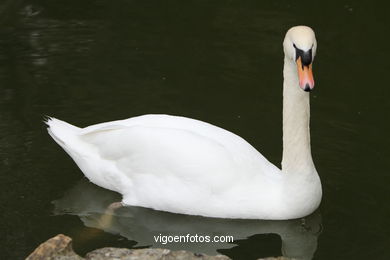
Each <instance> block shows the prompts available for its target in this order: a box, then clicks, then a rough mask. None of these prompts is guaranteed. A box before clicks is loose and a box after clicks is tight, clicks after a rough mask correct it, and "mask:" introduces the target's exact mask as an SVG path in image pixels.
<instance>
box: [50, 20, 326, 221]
mask: <svg viewBox="0 0 390 260" xmlns="http://www.w3.org/2000/svg"><path fill="white" fill-rule="evenodd" d="M291 30H292V32H291ZM307 34H308V35H307ZM297 35H298V36H299V35H301V38H300V37H298V36H297ZM302 35H303V36H302ZM288 37H292V40H294V37H295V38H297V39H296V42H294V43H292V44H291V48H296V47H295V46H298V45H299V48H300V49H299V50H303V51H306V52H307V51H308V50H305V48H310V46H309V45H310V44H312V45H313V44H315V45H316V43H315V38H314V33H313V31H312V30H311V29H310V28H309V27H305V26H299V27H293V28H292V29H290V30H289V32H288V33H287V35H286V38H285V42H284V47H285V54H286V57H285V67H284V78H285V81H284V94H283V95H284V102H283V103H284V111H283V114H284V117H283V160H282V170H280V169H279V168H277V167H276V166H274V165H273V164H271V163H270V162H269V161H268V160H267V159H266V158H265V157H264V156H262V155H261V154H260V153H259V152H258V151H257V150H256V149H255V148H253V147H252V146H251V145H250V144H249V143H248V142H246V141H245V140H244V139H243V138H241V137H239V136H237V135H235V134H233V133H231V132H229V131H227V130H224V129H222V128H219V127H217V126H214V125H211V124H208V123H205V122H202V121H199V120H195V119H190V118H185V117H178V116H170V115H144V116H138V117H133V118H129V119H126V120H119V121H113V122H107V123H101V124H96V125H92V126H89V127H86V128H78V127H75V126H73V125H70V124H68V123H66V122H64V121H61V120H58V119H55V118H49V119H48V121H47V124H48V132H49V134H50V135H51V136H52V137H53V139H54V140H55V141H56V142H57V143H58V144H59V145H60V146H61V147H62V148H63V149H64V150H65V151H66V152H67V153H68V154H69V155H70V156H71V157H72V158H73V160H74V161H75V162H76V164H77V165H78V166H79V168H80V169H81V170H82V172H83V173H84V174H85V176H86V177H87V178H88V179H89V180H90V181H91V182H93V183H95V184H96V185H98V186H101V187H103V188H106V189H110V190H113V191H116V192H119V193H120V194H122V196H123V200H122V203H123V204H125V205H132V206H141V207H147V208H153V209H156V210H162V211H169V212H174V213H182V214H190V215H201V216H208V217H220V218H246V219H294V218H299V217H303V216H306V215H308V214H310V213H312V212H313V211H314V210H315V209H316V208H317V207H318V205H319V203H320V201H321V196H322V191H321V182H320V179H319V177H318V174H317V171H316V169H315V167H314V163H313V161H312V158H311V152H310V136H309V113H310V112H309V94H308V93H307V92H304V91H302V89H300V88H299V86H301V88H303V89H304V90H307V88H312V87H313V86H312V85H313V84H314V82H313V84H312V82H311V81H310V78H303V79H302V78H300V77H298V73H297V68H296V66H297V65H296V62H295V61H294V59H295V58H296V57H295V56H294V57H293V59H291V58H289V57H288V56H289V55H293V54H290V53H289V52H291V51H293V52H294V49H292V50H290V49H289V48H288V46H286V41H287V44H288V41H289V40H291V39H288ZM302 37H303V38H305V37H306V39H303V40H302ZM299 41H301V42H299ZM293 46H294V47H293ZM307 46H309V47H307ZM313 46H314V45H313ZM313 46H311V48H313ZM286 48H287V49H286ZM312 51H313V52H314V53H315V49H314V50H312ZM295 52H296V53H298V51H295ZM304 55H305V54H303V55H301V56H302V59H301V60H302V61H303V62H305V60H304V58H305V57H304ZM313 56H314V55H313ZM298 60H299V59H298ZM305 66H306V65H305ZM298 67H299V66H298ZM303 68H304V65H302V70H303ZM308 68H309V67H308V66H307V69H308ZM305 69H306V67H305ZM310 69H311V67H310ZM298 70H299V68H298ZM306 72H307V71H306ZM299 75H300V74H299ZM302 82H303V83H302ZM301 84H308V86H302V85H301Z"/></svg>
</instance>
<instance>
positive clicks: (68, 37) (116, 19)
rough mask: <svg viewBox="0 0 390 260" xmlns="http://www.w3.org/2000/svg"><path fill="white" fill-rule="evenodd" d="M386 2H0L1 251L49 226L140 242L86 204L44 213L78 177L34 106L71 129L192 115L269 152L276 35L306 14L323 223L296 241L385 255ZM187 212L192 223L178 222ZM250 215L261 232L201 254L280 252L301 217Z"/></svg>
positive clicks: (93, 239) (275, 126) (277, 73)
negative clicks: (309, 239)
mask: <svg viewBox="0 0 390 260" xmlns="http://www.w3.org/2000/svg"><path fill="white" fill-rule="evenodd" d="M385 10H386V8H385V7H384V6H383V4H375V3H374V2H372V1H370V2H366V1H354V2H348V3H347V2H340V1H327V2H324V3H317V2H316V3H313V2H312V1H302V2H300V3H299V4H297V3H292V2H291V1H281V0H279V1H261V2H260V1H247V2H245V3H243V2H239V1H222V0H219V1H212V2H211V1H186V3H183V2H182V1H160V2H157V1H154V2H153V1H125V0H120V1H103V0H87V1H75V0H71V1H44V0H26V1H3V3H1V4H0V17H1V18H0V23H1V27H0V159H1V169H0V190H1V193H0V211H1V214H0V217H1V219H0V220H1V221H0V233H1V237H2V240H1V241H0V247H1V248H2V249H3V250H2V251H1V253H0V254H1V257H0V258H2V259H23V258H24V257H26V256H27V255H28V254H29V253H30V252H31V251H32V250H33V249H34V248H35V247H36V246H37V245H38V244H39V243H41V242H42V241H45V240H46V239H48V238H50V237H52V236H54V235H56V234H58V233H64V234H66V235H69V236H71V237H73V238H74V247H75V249H76V251H77V252H78V253H80V254H84V253H86V252H88V251H90V250H93V249H95V248H99V247H104V246H116V247H128V248H132V247H137V246H139V245H141V244H142V243H140V242H142V241H144V240H143V239H144V238H138V241H137V237H131V238H129V237H130V235H129V236H127V235H126V234H124V233H126V228H123V226H122V228H121V229H119V230H117V232H116V233H115V232H114V231H113V230H109V229H104V228H99V227H97V226H94V225H92V224H88V223H93V221H92V222H91V221H90V222H88V221H86V220H85V219H86V218H87V219H88V216H90V218H93V216H94V215H93V212H91V211H88V210H87V211H83V210H86V209H91V207H90V205H84V207H86V208H84V209H83V208H77V207H76V208H74V207H73V208H71V209H69V212H67V213H70V214H64V213H65V212H64V211H58V207H56V205H57V206H58V204H55V203H54V204H53V201H61V200H62V201H64V199H66V198H67V194H70V193H71V191H72V190H74V189H76V188H77V187H78V185H84V184H85V183H84V184H80V182H81V183H83V182H86V181H85V179H84V177H83V176H82V173H81V172H80V171H79V169H78V168H77V167H76V165H75V164H74V163H73V162H72V160H71V159H70V158H68V156H67V155H66V154H65V153H64V152H63V151H62V150H61V149H60V148H59V147H58V146H57V145H56V144H55V143H54V142H53V141H52V140H51V138H50V137H49V136H48V135H47V133H46V130H45V126H44V125H43V123H42V118H43V116H44V115H51V116H55V117H58V118H61V119H63V120H66V121H68V122H70V123H73V124H75V125H78V126H87V125H89V124H93V123H98V122H103V121H110V120H115V119H122V118H128V117H131V116H136V115H141V114H146V113H167V114H174V115H182V116H187V117H192V118H196V119H201V120H204V121H207V122H210V123H213V124H215V125H218V126H221V127H223V128H226V129H228V130H230V131H233V132H234V133H236V134H239V135H240V136H242V137H244V138H245V139H246V140H248V141H249V142H250V143H251V144H252V145H253V146H255V147H256V148H257V149H258V150H259V151H261V152H262V154H263V155H265V156H266V157H267V158H268V159H269V160H270V161H271V162H273V163H275V164H276V165H279V164H280V158H281V145H282V143H281V134H282V132H281V112H282V107H281V101H282V100H281V96H282V62H283V52H282V40H283V37H284V34H285V32H286V30H287V29H288V28H289V27H291V26H293V25H297V24H307V25H310V26H312V27H313V28H314V29H315V31H316V34H317V40H318V46H319V47H318V53H317V57H316V60H315V63H314V76H315V80H316V86H315V91H314V92H313V93H312V94H311V97H312V98H311V107H312V111H311V113H312V123H311V130H312V152H313V157H314V160H315V164H316V167H317V170H318V172H319V174H320V176H321V179H322V183H323V191H324V196H323V201H322V204H321V206H320V209H319V211H318V212H317V213H316V214H319V215H320V217H319V218H317V217H316V218H315V219H316V221H317V222H315V223H316V224H318V225H321V226H322V232H321V233H313V234H315V243H316V244H315V247H314V250H312V249H310V250H312V251H313V252H314V259H352V258H353V259H356V258H357V259H359V258H368V259H387V258H389V257H390V255H389V253H388V251H386V249H387V248H388V245H389V244H390V229H389V224H390V221H389V219H390V206H389V203H388V202H387V198H389V195H390V194H389V193H390V192H389V188H388V183H389V181H390V175H389V174H388V169H389V167H388V166H389V163H388V158H389V156H390V154H389V149H388V147H389V138H388V132H389V130H390V129H389V114H388V113H389V108H390V102H389V97H390V95H389V94H390V93H389V92H390V90H389V86H388V81H387V71H388V63H387V60H388V59H389V58H390V57H389V56H390V55H389V52H388V51H387V49H388V46H387V43H388V42H389V37H388V34H387V31H388V27H387V26H386V24H388V22H389V21H388V15H387V14H386V11H385ZM85 194H87V191H85ZM92 194H94V193H92ZM110 194H111V195H112V196H113V197H112V200H115V199H117V197H115V196H117V195H115V194H112V193H110ZM111 195H110V196H111ZM105 196H106V195H104V196H103V197H105ZM107 196H109V195H107ZM110 196H109V197H110ZM110 198H111V197H110ZM108 202H110V201H106V202H105V203H108ZM103 204H104V203H103ZM104 205H105V204H104ZM92 209H94V207H92ZM56 210H57V211H56ZM62 210H63V208H62ZM130 211H131V210H130ZM82 212H87V213H86V214H84V215H83V214H81V213H82ZM99 212H100V213H102V212H101V210H100V211H99ZM99 212H95V213H96V214H98V213H99ZM100 213H99V214H100ZM88 214H89V215H88ZM128 214H133V217H132V218H131V221H137V219H140V218H143V217H145V216H150V218H151V219H158V220H159V221H165V222H164V223H170V222H172V221H178V219H181V220H180V221H183V223H187V224H186V225H185V226H186V228H188V229H186V230H197V229H198V228H199V230H200V231H201V230H202V228H205V227H207V225H210V223H212V225H217V224H216V223H220V225H221V230H225V231H224V232H229V230H230V231H231V232H236V231H235V230H233V231H232V229H229V228H228V227H230V226H233V229H234V228H235V227H238V229H237V230H241V228H240V225H241V223H239V224H237V223H236V224H231V225H230V224H229V222H226V221H221V222H213V221H211V220H193V219H190V220H189V221H187V222H186V221H185V217H183V218H184V220H183V218H180V217H179V216H177V215H175V214H172V215H170V214H168V215H165V214H162V216H161V213H158V212H154V213H153V211H152V212H151V211H145V212H144V211H141V213H139V211H137V210H136V211H135V212H130V213H129V212H124V213H123V214H122V215H120V214H119V217H120V216H122V217H123V216H128ZM137 214H141V215H137ZM145 214H146V215H145ZM86 215H87V216H86ZM134 216H140V217H138V218H137V217H134ZM162 219H163V220H162ZM309 219H310V218H309ZM114 221H119V222H120V218H119V219H116V220H115V219H114ZM210 221H211V222H210ZM198 222H199V223H204V224H199V227H197V226H196V225H195V224H194V225H192V224H191V223H198ZM137 223H138V226H140V222H137ZM226 223H228V224H226ZM259 223H260V224H259V226H267V232H269V234H268V233H267V232H265V234H264V232H263V231H264V230H265V228H263V230H259V231H258V233H256V232H255V233H253V234H249V233H245V232H244V234H241V235H238V236H242V237H239V240H237V241H235V244H233V245H231V246H230V247H229V246H227V245H221V247H220V248H212V249H209V248H207V249H206V247H207V246H205V247H204V251H208V252H211V251H212V250H214V251H215V250H218V252H220V253H223V254H226V255H228V256H231V257H234V258H235V259H256V258H257V257H261V256H263V257H264V256H273V255H281V254H282V253H283V248H282V244H283V241H282V240H283V239H282V238H281V236H280V232H279V231H278V228H279V226H283V225H287V226H290V224H291V225H292V226H293V227H294V228H295V227H299V226H300V223H299V222H291V223H290V222H288V223H287V224H283V223H271V224H269V223H264V222H259ZM142 225H143V226H142ZM142 225H141V226H142V227H145V228H147V227H148V228H151V226H148V225H146V226H145V225H144V223H142ZM248 225H249V224H248ZM135 226H137V225H135ZM138 226H137V227H138ZM226 226H227V227H226ZM269 226H271V228H269ZM275 226H276V228H275ZM243 230H246V229H245V228H243ZM253 230H256V229H255V228H253ZM121 231H122V233H121ZM221 232H222V231H221ZM302 232H305V231H302ZM134 234H135V236H136V234H142V232H138V233H137V232H135V233H132V236H134ZM267 234H268V235H267ZM308 234H312V233H310V232H309V233H308ZM146 241H147V239H146ZM294 241H298V242H299V241H301V240H299V239H298V240H294ZM137 243H138V244H137ZM304 244H306V245H314V244H311V243H304ZM144 246H145V244H144ZM153 246H156V245H153ZM186 246H187V247H188V245H183V248H185V247H186ZM175 247H180V245H175ZM190 249H191V248H190ZM193 250H199V251H201V248H200V249H193Z"/></svg>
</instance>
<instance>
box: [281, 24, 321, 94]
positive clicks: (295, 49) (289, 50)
mask: <svg viewBox="0 0 390 260" xmlns="http://www.w3.org/2000/svg"><path fill="white" fill-rule="evenodd" d="M283 49H284V55H285V56H286V58H288V59H290V60H291V61H293V62H294V63H296V66H297V73H298V79H299V86H300V87H301V88H302V89H303V90H304V91H307V92H308V91H310V90H312V89H313V88H314V78H313V72H312V64H313V60H314V56H315V55H316V50H317V41H316V37H315V34H314V31H313V30H312V29H311V28H310V27H308V26H302V25H301V26H294V27H292V28H290V30H288V31H287V33H286V37H285V38H284V41H283Z"/></svg>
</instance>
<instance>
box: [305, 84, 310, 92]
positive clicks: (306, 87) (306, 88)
mask: <svg viewBox="0 0 390 260" xmlns="http://www.w3.org/2000/svg"><path fill="white" fill-rule="evenodd" d="M303 90H304V91H306V92H310V90H311V89H310V86H309V84H308V83H306V85H305V88H304V89H303Z"/></svg>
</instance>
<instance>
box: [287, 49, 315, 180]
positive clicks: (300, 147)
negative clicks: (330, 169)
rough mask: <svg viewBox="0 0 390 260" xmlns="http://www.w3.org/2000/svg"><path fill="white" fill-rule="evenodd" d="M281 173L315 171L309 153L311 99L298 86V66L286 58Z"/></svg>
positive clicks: (307, 172)
mask: <svg viewBox="0 0 390 260" xmlns="http://www.w3.org/2000/svg"><path fill="white" fill-rule="evenodd" d="M283 75H284V82H283V158H282V171H283V172H284V173H288V174H309V173H312V172H313V171H315V168H314V164H313V159H312V157H311V149H310V129H309V124H310V96H309V93H308V92H304V91H303V90H302V89H301V88H300V87H299V83H298V73H297V68H296V64H295V62H293V61H292V60H290V59H288V58H286V57H285V58H284V69H283Z"/></svg>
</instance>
